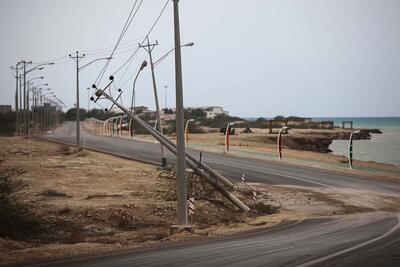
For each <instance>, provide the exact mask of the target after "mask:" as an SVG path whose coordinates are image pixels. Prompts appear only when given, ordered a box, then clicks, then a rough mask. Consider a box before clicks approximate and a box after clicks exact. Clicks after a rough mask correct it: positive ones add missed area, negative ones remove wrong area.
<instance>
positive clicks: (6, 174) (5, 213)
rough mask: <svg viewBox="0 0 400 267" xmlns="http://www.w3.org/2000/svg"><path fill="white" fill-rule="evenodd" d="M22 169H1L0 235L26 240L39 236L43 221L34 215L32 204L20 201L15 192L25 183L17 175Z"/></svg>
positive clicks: (42, 228)
mask: <svg viewBox="0 0 400 267" xmlns="http://www.w3.org/2000/svg"><path fill="white" fill-rule="evenodd" d="M21 173H22V171H21V170H20V169H16V168H2V169H0V214H1V216H0V225H1V227H0V237H3V238H9V239H14V240H26V239H29V238H34V237H37V236H39V235H40V234H41V233H42V232H43V230H44V226H43V223H42V222H41V220H40V219H39V218H37V217H36V216H35V215H33V214H32V213H31V212H30V210H31V208H32V207H31V206H29V205H27V204H23V203H20V202H19V201H18V200H17V199H16V197H15V193H16V192H18V191H20V190H21V189H22V188H23V187H24V186H25V185H24V184H23V183H22V182H20V181H19V180H16V179H15V177H16V176H18V175H20V174H21Z"/></svg>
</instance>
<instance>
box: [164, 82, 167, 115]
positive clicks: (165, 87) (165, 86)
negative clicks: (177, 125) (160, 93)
mask: <svg viewBox="0 0 400 267" xmlns="http://www.w3.org/2000/svg"><path fill="white" fill-rule="evenodd" d="M164 89H165V103H164V105H165V109H167V93H168V91H167V89H168V85H164Z"/></svg>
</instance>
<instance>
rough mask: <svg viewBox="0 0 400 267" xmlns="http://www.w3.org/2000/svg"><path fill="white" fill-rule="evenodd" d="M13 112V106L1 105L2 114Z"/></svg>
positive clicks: (0, 111)
mask: <svg viewBox="0 0 400 267" xmlns="http://www.w3.org/2000/svg"><path fill="white" fill-rule="evenodd" d="M11 111H12V109H11V105H0V114H6V113H8V112H11Z"/></svg>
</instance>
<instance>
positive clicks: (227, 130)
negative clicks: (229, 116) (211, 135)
mask: <svg viewBox="0 0 400 267" xmlns="http://www.w3.org/2000/svg"><path fill="white" fill-rule="evenodd" d="M233 125H235V123H234V122H231V123H228V125H226V129H225V151H226V152H227V153H228V152H229V135H230V134H231V130H230V128H231V126H233Z"/></svg>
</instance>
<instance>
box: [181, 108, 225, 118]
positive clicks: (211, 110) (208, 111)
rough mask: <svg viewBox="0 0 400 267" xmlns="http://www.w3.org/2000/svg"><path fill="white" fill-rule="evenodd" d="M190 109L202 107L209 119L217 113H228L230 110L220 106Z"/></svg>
mask: <svg viewBox="0 0 400 267" xmlns="http://www.w3.org/2000/svg"><path fill="white" fill-rule="evenodd" d="M187 109H188V110H193V109H202V110H203V111H204V112H205V113H206V118H207V119H213V118H215V116H217V115H221V114H225V115H228V112H227V111H225V110H224V108H223V107H220V106H205V107H190V108H187Z"/></svg>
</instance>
